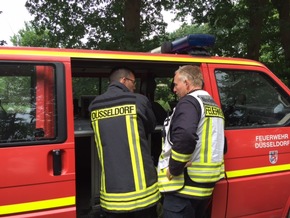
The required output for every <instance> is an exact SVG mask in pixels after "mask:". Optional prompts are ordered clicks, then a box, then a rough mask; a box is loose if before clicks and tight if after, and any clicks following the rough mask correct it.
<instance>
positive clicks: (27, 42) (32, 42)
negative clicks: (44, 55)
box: [10, 22, 53, 47]
mask: <svg viewBox="0 0 290 218" xmlns="http://www.w3.org/2000/svg"><path fill="white" fill-rule="evenodd" d="M10 40H11V42H12V43H13V45H15V46H34V47H53V44H51V42H50V38H49V36H48V31H47V30H45V31H41V32H37V30H36V29H35V28H34V27H33V25H32V24H31V23H29V22H25V26H24V28H23V29H21V30H19V31H18V34H14V35H13V36H12V37H11V38H10Z"/></svg>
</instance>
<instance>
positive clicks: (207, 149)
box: [200, 117, 212, 163]
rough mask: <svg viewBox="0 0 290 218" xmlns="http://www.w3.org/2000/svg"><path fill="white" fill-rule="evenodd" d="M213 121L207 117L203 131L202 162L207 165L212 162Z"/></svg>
mask: <svg viewBox="0 0 290 218" xmlns="http://www.w3.org/2000/svg"><path fill="white" fill-rule="evenodd" d="M211 132H212V119H211V118H209V117H205V121H204V125H203V130H202V136H201V137H202V140H201V149H200V162H201V163H207V162H209V161H211V152H212V151H211V144H212V134H211Z"/></svg>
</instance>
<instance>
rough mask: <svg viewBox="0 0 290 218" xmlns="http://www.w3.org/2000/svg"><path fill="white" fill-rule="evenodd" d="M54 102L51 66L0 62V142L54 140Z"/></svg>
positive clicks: (53, 75) (52, 68)
mask: <svg viewBox="0 0 290 218" xmlns="http://www.w3.org/2000/svg"><path fill="white" fill-rule="evenodd" d="M62 86H63V85H62ZM56 102H57V99H56V79H55V67H54V66H47V65H39V64H24V63H23V64H19V63H18V64H17V63H0V143H1V144H2V143H13V142H27V141H30V142H31V141H43V140H48V139H49V140H52V139H55V138H56V129H57V128H56V117H57V116H56V111H57V109H56ZM4 145H5V144H4Z"/></svg>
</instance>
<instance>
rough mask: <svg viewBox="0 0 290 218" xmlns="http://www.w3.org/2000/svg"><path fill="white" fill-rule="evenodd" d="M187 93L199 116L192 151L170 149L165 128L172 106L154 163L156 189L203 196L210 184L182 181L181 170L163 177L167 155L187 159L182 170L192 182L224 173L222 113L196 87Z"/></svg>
mask: <svg viewBox="0 0 290 218" xmlns="http://www.w3.org/2000/svg"><path fill="white" fill-rule="evenodd" d="M189 95H191V96H193V97H194V98H196V99H197V100H198V102H199V104H200V106H201V118H200V122H199V125H198V128H197V135H198V136H199V139H198V141H197V144H196V148H195V150H194V152H193V153H192V154H181V153H177V152H175V151H174V150H172V142H171V141H170V131H169V129H170V124H171V120H172V117H173V115H174V112H175V110H174V111H173V113H172V115H171V116H170V117H169V118H168V119H167V120H165V122H164V132H165V137H164V139H163V148H162V153H161V155H160V158H159V163H158V186H159V190H160V192H173V191H175V192H177V193H179V194H182V195H190V196H198V197H207V196H210V195H211V194H212V191H213V187H208V188H207V187H193V186H189V185H188V184H185V182H184V181H185V180H184V173H182V174H181V175H178V176H173V178H172V179H171V180H170V181H169V180H168V178H167V177H166V172H167V169H168V165H169V159H170V158H173V159H174V160H176V161H179V162H185V163H187V162H191V164H190V166H188V167H187V168H186V170H187V174H188V176H189V177H190V179H191V180H192V181H193V182H196V183H215V182H217V181H219V180H220V179H222V178H223V177H224V162H223V152H224V131H223V129H224V116H223V113H222V110H221V109H220V108H219V107H218V106H217V105H216V103H215V102H214V101H213V99H212V97H211V96H210V95H209V94H208V93H207V92H206V91H204V90H198V91H195V92H192V93H190V94H189ZM220 130H222V131H220Z"/></svg>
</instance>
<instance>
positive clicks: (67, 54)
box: [0, 46, 264, 66]
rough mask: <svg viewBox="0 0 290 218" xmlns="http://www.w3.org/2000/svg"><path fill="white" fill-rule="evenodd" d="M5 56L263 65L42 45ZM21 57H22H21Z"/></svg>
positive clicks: (0, 50)
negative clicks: (46, 46) (43, 46)
mask: <svg viewBox="0 0 290 218" xmlns="http://www.w3.org/2000/svg"><path fill="white" fill-rule="evenodd" d="M5 56H10V59H11V57H13V56H15V57H16V56H17V58H18V59H19V56H26V57H28V56H29V59H30V60H33V59H35V58H34V57H38V58H39V57H43V58H44V57H51V58H52V59H54V60H55V58H57V57H58V58H60V57H61V58H71V59H100V60H104V59H107V60H132V61H153V62H155V61H156V62H175V63H176V62H183V63H184V62H191V63H194V62H196V63H218V64H223V63H224V64H237V65H250V66H264V65H263V64H262V63H260V62H257V61H254V60H249V59H243V58H230V57H219V56H191V55H187V54H159V53H150V52H128V51H106V50H89V49H64V48H42V47H5V46H1V47H0V57H2V58H3V57H4V59H6V58H5ZM21 59H22V58H21Z"/></svg>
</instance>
